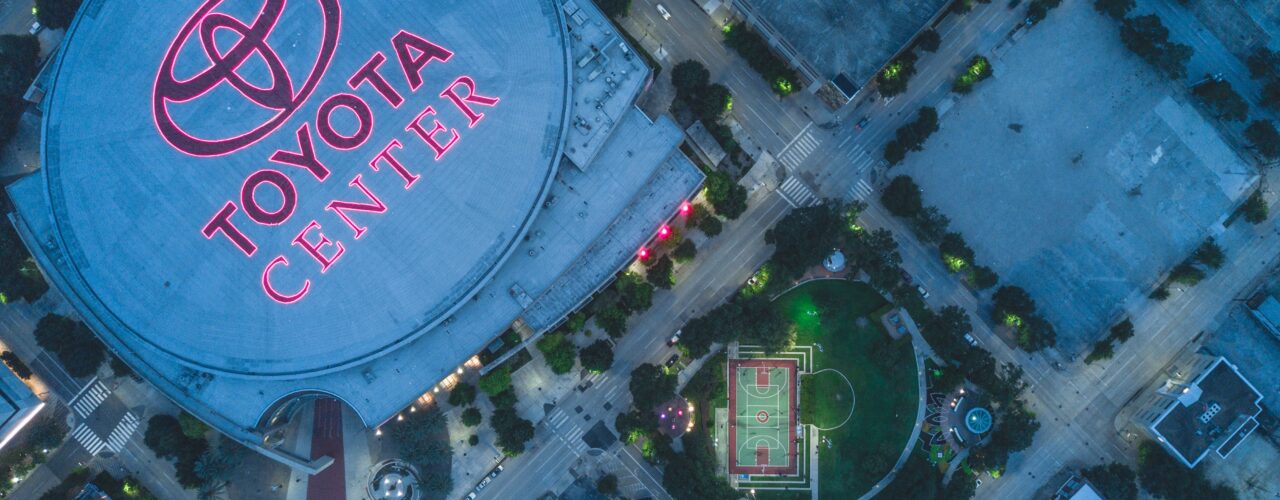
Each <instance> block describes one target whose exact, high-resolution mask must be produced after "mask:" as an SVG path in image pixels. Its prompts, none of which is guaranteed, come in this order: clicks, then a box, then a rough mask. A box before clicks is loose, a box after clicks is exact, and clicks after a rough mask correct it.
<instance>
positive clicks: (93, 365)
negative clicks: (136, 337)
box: [35, 313, 107, 378]
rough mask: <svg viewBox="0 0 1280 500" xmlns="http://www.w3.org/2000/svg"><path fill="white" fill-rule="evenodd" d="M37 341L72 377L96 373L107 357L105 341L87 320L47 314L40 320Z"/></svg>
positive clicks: (37, 324)
mask: <svg viewBox="0 0 1280 500" xmlns="http://www.w3.org/2000/svg"><path fill="white" fill-rule="evenodd" d="M35 337H36V343H37V344H39V345H40V347H41V348H43V349H45V350H47V351H49V352H52V353H53V354H54V355H55V356H57V358H58V361H59V362H61V363H62V366H63V367H64V368H66V369H67V373H68V374H70V375H71V376H72V377H76V378H82V377H88V376H90V375H93V373H94V372H96V371H97V370H98V366H99V365H101V364H102V362H103V361H105V360H106V358H107V352H106V349H104V348H103V347H102V342H99V341H98V338H97V337H95V336H94V335H93V333H92V332H90V331H89V328H88V327H86V326H84V324H83V323H81V322H79V321H76V320H73V319H70V318H66V317H62V316H58V315H56V314H52V313H50V314H46V315H45V316H44V317H43V318H40V321H39V322H38V323H36V331H35Z"/></svg>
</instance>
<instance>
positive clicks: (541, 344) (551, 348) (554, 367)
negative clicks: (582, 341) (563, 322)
mask: <svg viewBox="0 0 1280 500" xmlns="http://www.w3.org/2000/svg"><path fill="white" fill-rule="evenodd" d="M537 346H538V350H539V351H542V356H543V357H544V358H545V359H546V360H547V367H549V368H551V373H554V374H556V375H564V374H566V373H569V372H570V371H572V370H573V365H574V363H575V362H577V360H578V349H577V348H576V347H574V345H573V342H570V341H569V340H568V339H566V338H565V336H564V334H562V333H556V332H552V333H547V334H544V335H543V336H542V338H540V339H538V343H537Z"/></svg>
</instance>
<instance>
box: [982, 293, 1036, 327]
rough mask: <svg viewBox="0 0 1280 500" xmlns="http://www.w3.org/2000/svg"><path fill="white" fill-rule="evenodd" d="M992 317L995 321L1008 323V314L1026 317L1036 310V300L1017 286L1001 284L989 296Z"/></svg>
mask: <svg viewBox="0 0 1280 500" xmlns="http://www.w3.org/2000/svg"><path fill="white" fill-rule="evenodd" d="M991 300H992V302H994V304H993V307H992V319H994V320H995V321H996V322H997V323H1002V324H1008V320H1009V318H1008V316H1009V315H1013V316H1017V317H1019V318H1021V319H1026V317H1027V316H1030V315H1032V314H1033V313H1035V311H1036V301H1035V300H1034V299H1032V298H1031V295H1028V294H1027V291H1026V290H1023V289H1022V287H1017V286H1008V285H1006V286H1002V287H1000V289H998V290H996V293H995V294H993V295H992V296H991Z"/></svg>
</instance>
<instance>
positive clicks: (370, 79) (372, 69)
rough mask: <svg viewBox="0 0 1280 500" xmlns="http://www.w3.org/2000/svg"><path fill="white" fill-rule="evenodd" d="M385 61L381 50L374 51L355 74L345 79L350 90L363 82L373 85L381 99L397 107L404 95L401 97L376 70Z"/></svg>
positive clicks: (385, 58)
mask: <svg viewBox="0 0 1280 500" xmlns="http://www.w3.org/2000/svg"><path fill="white" fill-rule="evenodd" d="M386 61H387V56H384V55H382V52H374V53H373V57H370V58H369V61H368V62H366V63H364V66H361V67H360V70H359V71H356V74H354V75H352V76H351V79H350V80H347V85H349V86H350V87H351V90H356V89H358V88H360V86H361V85H363V84H364V83H368V84H369V85H372V86H373V89H374V90H377V91H378V94H381V95H382V98H383V99H386V100H387V104H390V105H391V107H393V108H399V107H400V104H401V103H403V102H404V97H401V96H400V93H399V92H396V89H395V88H392V87H391V84H390V83H389V82H387V79H386V78H383V77H382V73H379V72H378V68H381V67H382V63H384V62H386Z"/></svg>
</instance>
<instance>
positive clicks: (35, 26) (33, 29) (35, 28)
mask: <svg viewBox="0 0 1280 500" xmlns="http://www.w3.org/2000/svg"><path fill="white" fill-rule="evenodd" d="M43 29H44V26H41V25H40V21H36V22H33V23H31V31H29V33H31V34H32V35H34V34H36V33H39V32H40V30H43Z"/></svg>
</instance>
